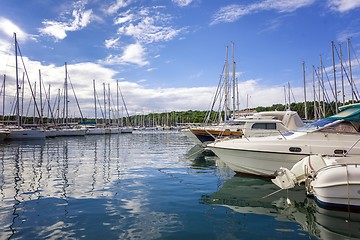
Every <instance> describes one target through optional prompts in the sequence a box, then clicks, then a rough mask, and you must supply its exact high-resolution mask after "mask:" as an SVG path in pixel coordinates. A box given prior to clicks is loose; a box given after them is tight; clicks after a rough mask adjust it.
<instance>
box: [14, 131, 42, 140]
mask: <svg viewBox="0 0 360 240" xmlns="http://www.w3.org/2000/svg"><path fill="white" fill-rule="evenodd" d="M9 132H10V133H9V135H8V136H7V139H10V140H25V139H45V137H46V134H45V131H44V130H41V129H28V128H10V129H9Z"/></svg>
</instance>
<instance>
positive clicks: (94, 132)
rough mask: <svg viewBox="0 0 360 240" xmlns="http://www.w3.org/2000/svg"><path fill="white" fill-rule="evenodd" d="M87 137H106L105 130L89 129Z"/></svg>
mask: <svg viewBox="0 0 360 240" xmlns="http://www.w3.org/2000/svg"><path fill="white" fill-rule="evenodd" d="M86 135H105V128H88V129H87V131H86Z"/></svg>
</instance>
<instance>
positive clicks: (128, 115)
mask: <svg viewBox="0 0 360 240" xmlns="http://www.w3.org/2000/svg"><path fill="white" fill-rule="evenodd" d="M118 89H119V93H120V96H121V99H122V101H123V104H124V107H125V111H126V115H127V117H128V119H129V122H130V126H133V124H132V121H131V118H130V114H129V112H128V109H127V106H126V103H125V99H124V96H123V94H122V91H121V88H120V86H119V88H118Z"/></svg>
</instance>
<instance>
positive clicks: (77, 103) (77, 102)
mask: <svg viewBox="0 0 360 240" xmlns="http://www.w3.org/2000/svg"><path fill="white" fill-rule="evenodd" d="M67 75H68V78H69V82H70V85H71V89H72V91H73V93H74V97H75V101H76V105H77V107H78V109H79V112H80V115H81V121H84V116H83V114H82V111H81V108H80V105H79V101H78V98H77V97H76V93H75V90H74V86H73V84H72V82H71V79H70V75H69V73H68V74H67Z"/></svg>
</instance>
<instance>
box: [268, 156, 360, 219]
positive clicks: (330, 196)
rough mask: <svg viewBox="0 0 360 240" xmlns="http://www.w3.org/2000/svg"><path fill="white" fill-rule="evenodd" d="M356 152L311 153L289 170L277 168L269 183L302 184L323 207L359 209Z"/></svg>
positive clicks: (359, 170) (359, 171) (359, 160)
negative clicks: (338, 153)
mask: <svg viewBox="0 0 360 240" xmlns="http://www.w3.org/2000/svg"><path fill="white" fill-rule="evenodd" d="M359 176H360V155H351V156H350V155H349V156H343V157H329V156H324V157H323V156H320V155H312V156H308V157H305V158H304V159H302V160H301V161H299V162H298V163H296V164H295V165H294V166H293V167H292V168H291V169H290V170H289V169H287V168H280V169H279V171H278V172H277V176H276V178H275V179H272V182H273V183H274V184H276V185H277V186H279V187H280V188H282V189H289V188H293V187H294V186H296V185H299V184H301V183H305V188H306V194H307V195H309V196H312V197H314V198H315V199H316V201H317V203H318V204H319V205H321V206H323V207H325V208H330V209H345V210H350V211H357V212H358V211H360V192H359V191H358V190H359V188H360V178H359Z"/></svg>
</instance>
